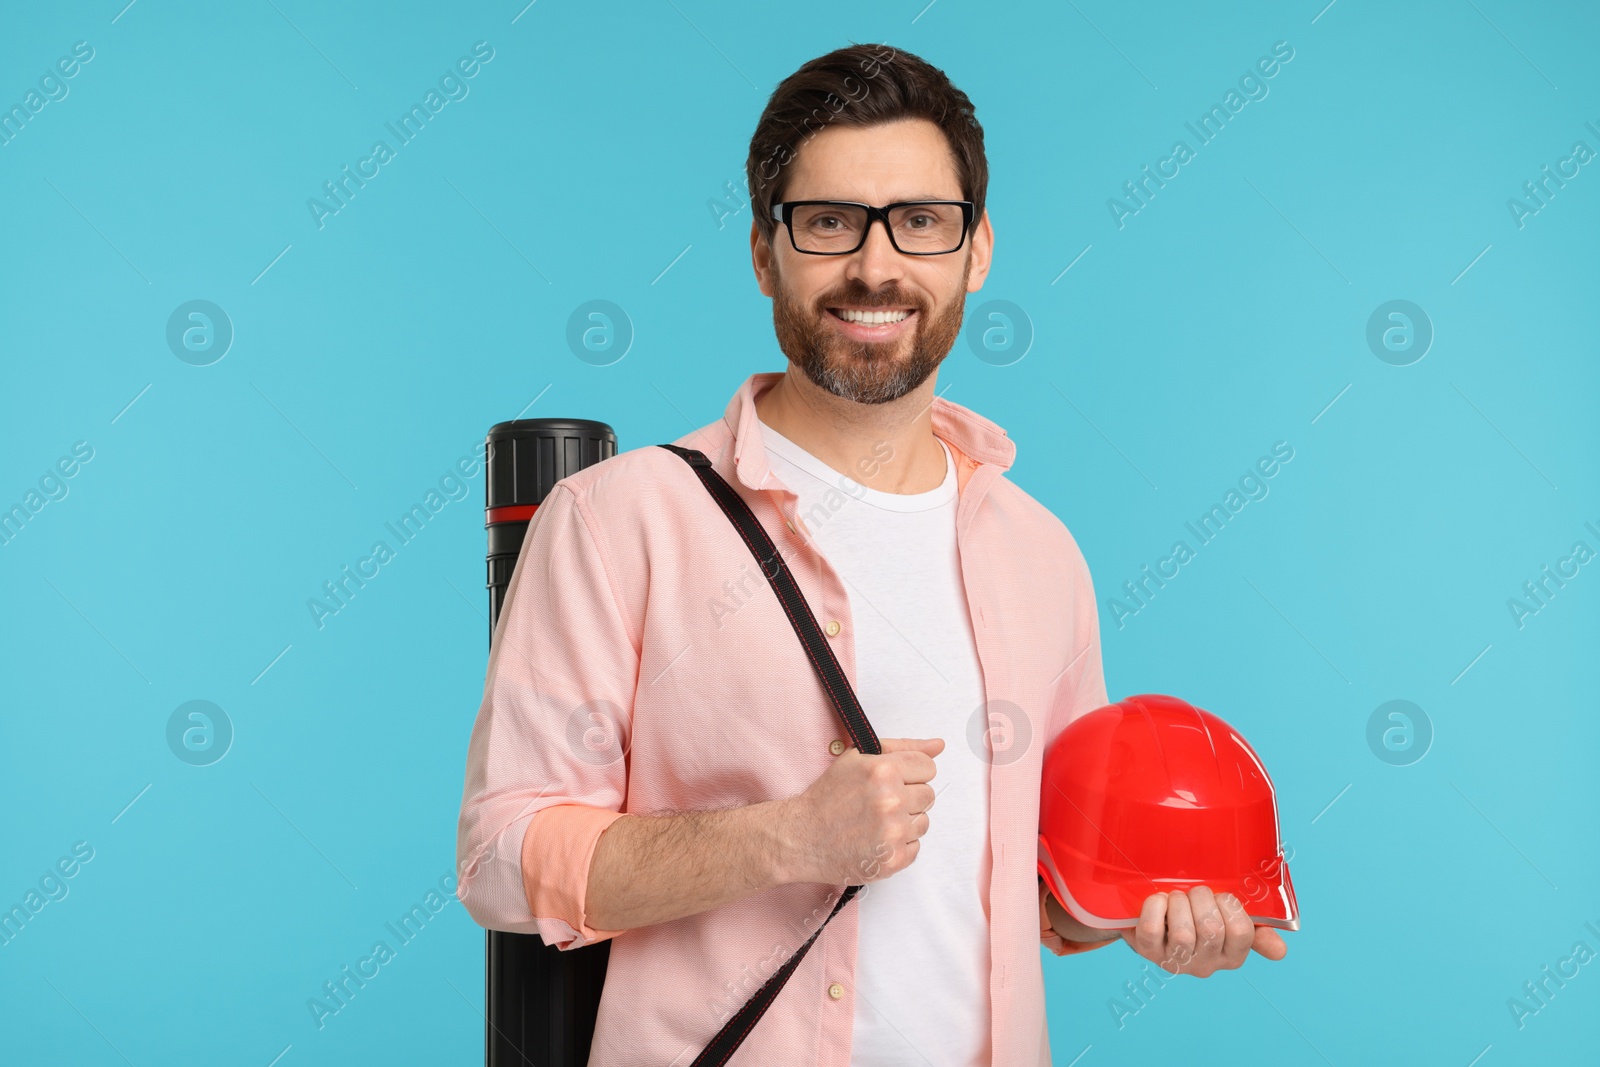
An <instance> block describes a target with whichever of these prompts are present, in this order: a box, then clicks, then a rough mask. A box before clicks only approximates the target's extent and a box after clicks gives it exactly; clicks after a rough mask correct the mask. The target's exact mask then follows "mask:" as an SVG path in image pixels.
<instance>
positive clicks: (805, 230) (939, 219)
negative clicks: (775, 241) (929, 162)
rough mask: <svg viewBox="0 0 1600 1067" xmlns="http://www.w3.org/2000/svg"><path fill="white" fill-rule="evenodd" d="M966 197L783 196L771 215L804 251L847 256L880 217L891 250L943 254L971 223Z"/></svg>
mask: <svg viewBox="0 0 1600 1067" xmlns="http://www.w3.org/2000/svg"><path fill="white" fill-rule="evenodd" d="M972 211H973V205H972V201H970V200H903V201H901V202H899V203H896V204H885V205H884V206H883V207H872V206H871V205H870V204H857V203H855V202H853V201H850V200H786V201H784V202H782V203H779V204H773V205H772V217H773V218H775V219H778V220H780V221H781V222H782V223H783V225H784V228H785V229H787V230H788V231H789V243H790V244H791V245H793V246H794V250H795V251H796V252H804V253H805V254H806V255H808V256H847V255H849V254H850V253H851V252H854V251H856V250H857V249H859V248H860V247H861V246H862V245H864V244H866V243H867V230H868V229H870V228H871V226H872V223H873V221H874V220H879V219H881V220H882V221H883V228H884V230H885V231H886V232H887V233H888V234H889V243H890V244H892V245H894V248H895V251H896V252H900V253H902V254H903V255H907V256H943V255H948V254H949V253H951V252H955V251H957V250H959V249H960V248H961V246H962V245H963V244H965V243H966V240H967V230H968V229H970V228H971V226H972Z"/></svg>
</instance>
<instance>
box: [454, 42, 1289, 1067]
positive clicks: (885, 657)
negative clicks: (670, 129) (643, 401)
mask: <svg viewBox="0 0 1600 1067" xmlns="http://www.w3.org/2000/svg"><path fill="white" fill-rule="evenodd" d="M747 168H748V174H747V178H748V181H749V185H750V190H751V203H752V205H753V207H754V210H755V221H754V224H753V226H752V229H751V250H752V258H753V265H754V269H755V274H756V278H757V280H758V282H759V284H760V288H761V291H762V293H764V294H765V295H767V296H769V297H771V298H772V301H773V322H774V328H775V331H776V334H777V339H778V344H779V346H780V347H781V348H782V350H783V352H784V355H785V356H786V357H787V358H788V361H789V366H788V368H787V370H786V371H785V372H784V373H783V374H776V373H764V374H762V373H758V374H754V375H752V376H751V377H750V378H749V379H747V380H746V381H745V383H744V384H743V386H741V387H740V389H739V390H738V392H737V393H736V394H735V395H734V397H733V399H732V401H731V402H730V403H729V404H728V407H727V411H726V413H725V415H724V417H723V418H722V419H721V420H720V421H718V422H714V423H712V424H710V425H707V426H705V427H702V428H701V429H699V430H697V431H695V432H693V433H691V434H689V435H687V436H685V437H683V438H680V439H679V441H678V442H676V443H678V444H680V445H683V446H686V447H690V448H696V449H699V450H700V451H702V452H704V453H705V454H706V455H707V456H708V457H709V458H710V459H711V461H712V462H713V464H714V466H715V468H716V470H717V471H718V472H719V473H720V474H721V475H722V476H723V477H724V478H725V479H726V480H727V481H728V482H729V483H730V484H731V485H732V486H733V487H734V489H735V490H736V491H737V492H739V493H740V495H741V496H742V497H743V498H744V499H745V501H746V502H747V503H748V504H749V505H750V506H751V508H752V509H753V511H754V512H755V514H756V516H757V518H758V519H759V520H760V521H761V522H762V523H763V525H764V527H765V528H766V529H767V530H768V532H769V534H770V535H771V537H772V538H773V541H774V542H775V543H776V544H777V546H778V547H779V549H780V551H781V552H783V554H784V556H785V559H786V560H787V562H788V565H789V567H790V569H791V570H792V571H793V572H794V575H795V578H796V580H797V581H798V582H799V584H800V586H801V588H802V591H803V592H804V593H805V596H806V599H807V602H808V603H809V604H810V606H811V609H812V611H813V613H814V614H815V615H816V617H817V619H818V621H819V623H821V624H822V626H823V629H824V632H825V633H826V634H827V635H828V639H829V640H830V642H831V643H832V647H833V651H834V653H835V654H836V656H837V658H838V660H839V662H840V664H841V666H842V668H843V669H844V671H845V673H846V676H847V677H848V679H849V681H850V682H851V684H852V686H853V687H854V689H855V691H856V692H857V694H858V695H859V697H860V699H861V704H862V706H863V708H864V709H865V711H866V713H867V716H868V718H869V719H870V720H871V721H872V723H873V725H874V728H875V730H876V732H877V733H878V735H879V736H880V738H882V740H883V753H882V754H881V755H866V754H863V753H861V752H860V751H858V750H857V749H856V748H854V747H853V746H851V745H850V744H849V741H848V737H847V736H846V734H845V731H844V728H843V724H842V723H841V722H840V720H839V718H838V716H837V714H836V713H835V712H834V710H833V708H832V706H831V705H830V703H829V702H828V699H827V696H826V694H825V691H824V689H823V688H822V686H821V685H820V683H819V682H818V680H817V678H816V676H815V674H814V672H813V668H812V666H811V664H810V662H809V660H808V659H807V658H806V655H805V653H804V651H803V648H802V646H801V644H800V642H799V640H798V639H797V638H796V636H795V634H794V633H793V631H792V629H791V626H790V623H789V621H788V619H787V617H786V616H785V614H784V612H783V610H782V608H781V606H780V604H779V601H778V599H777V597H776V596H775V595H774V593H773V591H772V590H771V589H769V588H767V583H766V579H765V578H764V577H763V576H762V575H761V574H760V572H759V570H758V568H757V566H756V564H755V561H754V558H753V557H752V556H751V554H750V552H749V550H748V548H747V547H746V545H745V544H744V542H743V541H742V540H741V539H740V537H739V535H738V533H737V532H736V531H735V529H734V528H733V527H732V525H731V524H730V523H729V522H728V521H727V519H726V517H725V516H724V515H723V514H722V513H721V512H720V510H719V509H718V508H717V506H716V505H715V503H714V502H713V501H712V499H711V498H710V497H709V495H708V494H707V493H706V492H705V489H704V487H702V486H701V485H700V484H699V482H698V479H697V478H696V477H695V475H694V474H693V472H692V471H691V470H690V469H689V468H688V467H687V465H686V464H684V462H683V461H682V460H681V459H680V458H679V457H677V456H674V455H672V454H671V453H669V452H667V451H666V450H665V449H660V448H654V447H646V448H639V449H634V450H631V451H629V452H625V453H623V454H621V455H618V456H615V457H613V458H611V459H609V460H606V461H604V462H602V463H599V464H596V465H594V466H591V467H589V468H587V469H585V470H583V471H581V472H579V473H578V474H575V475H572V476H570V477H568V478H565V479H563V480H562V481H561V482H560V483H558V484H557V485H556V486H555V487H554V489H553V490H552V491H551V493H550V494H549V496H548V497H547V499H546V500H545V502H544V503H543V504H542V505H541V507H540V509H539V511H538V512H537V513H536V515H535V518H534V520H533V522H532V524H531V526H530V528H529V531H528V535H527V540H526V542H525V543H524V546H523V550H522V554H521V557H520V558H519V560H518V563H517V568H516V570H515V572H514V574H513V577H512V581H511V584H510V587H509V589H508V592H507V600H506V603H505V607H504V609H503V611H502V615H501V618H500V621H499V624H498V627H497V630H496V633H495V635H494V641H493V648H492V650H491V656H490V661H489V669H488V679H487V683H486V685H485V691H484V699H483V704H482V706H481V708H480V711H479V716H478V721H477V724H476V726H475V727H474V730H473V734H472V740H471V745H470V752H469V757H468V773H467V783H466V790H465V795H464V800H463V804H462V812H461V830H460V839H459V849H458V851H459V859H460V861H461V877H460V890H459V894H460V897H461V900H462V902H463V903H464V904H465V905H466V907H467V909H468V911H469V912H470V913H471V914H472V916H473V917H474V919H476V920H477V921H478V922H479V923H480V924H482V925H484V926H486V927H489V928H491V929H501V930H512V931H521V932H527V933H538V934H540V935H541V936H542V937H543V938H544V940H545V941H546V942H547V943H549V944H552V945H555V946H557V947H559V948H572V947H576V946H579V945H583V944H590V943H593V942H595V941H598V940H602V939H606V938H614V939H615V940H614V941H613V943H612V949H611V957H610V964H609V969H608V972H607V977H606V985H605V991H604V995H603V998H602V1001H601V1004H600V1010H599V1016H598V1019H597V1023H596V1032H595V1041H594V1049H593V1053H592V1057H591V1059H590V1063H591V1064H594V1065H596V1067H610V1065H616V1064H644V1063H650V1064H666V1063H688V1062H689V1061H690V1060H692V1059H693V1058H694V1056H695V1054H696V1053H697V1052H698V1051H699V1049H700V1048H702V1047H703V1046H704V1045H705V1044H706V1042H707V1041H709V1040H710V1038H711V1037H712V1036H713V1035H714V1034H715V1033H716V1032H717V1030H718V1029H719V1028H720V1026H721V1025H722V1023H723V1022H724V1021H725V1020H726V1019H727V1017H728V1016H729V1015H730V1014H731V1013H732V1012H734V1011H735V1010H737V1009H738V1008H739V1007H740V1006H741V1005H742V1004H743V1003H744V1002H745V1000H746V999H747V998H748V997H749V995H750V994H751V993H752V992H754V991H755V989H756V988H757V987H759V986H760V984H761V983H762V982H763V981H765V979H766V978H767V976H768V975H770V974H771V973H772V972H773V971H774V970H775V969H776V968H778V967H779V966H780V965H781V964H782V963H783V962H784V961H785V960H787V959H788V958H789V956H790V955H791V954H792V953H793V952H794V950H795V949H796V948H798V947H799V945H800V944H802V943H803V942H804V941H805V939H806V938H807V937H809V936H810V934H811V933H812V932H813V931H814V930H815V929H816V927H817V925H818V924H819V923H820V921H821V920H822V918H824V917H826V916H827V914H828V913H829V910H830V909H831V907H832V905H833V903H834V902H835V901H836V900H837V898H838V893H839V892H840V890H841V888H842V887H843V886H845V885H849V884H860V885H863V886H864V888H863V889H862V891H861V892H860V893H859V895H858V897H857V899H856V900H855V901H854V902H852V904H851V905H850V906H847V907H845V908H844V909H843V910H841V911H840V912H839V913H838V915H837V916H836V917H835V918H834V919H833V921H832V922H831V923H830V924H829V925H828V927H827V928H826V930H825V931H824V932H823V934H822V935H821V936H820V937H819V938H818V939H817V942H816V944H815V945H814V946H813V948H812V949H811V951H810V953H809V955H807V957H806V958H805V959H804V961H802V963H801V964H800V966H799V968H798V969H797V970H796V971H795V973H794V975H793V977H792V978H791V979H790V981H789V983H788V985H787V986H786V987H785V988H784V990H783V992H782V993H781V994H779V996H778V997H777V999H776V1000H775V1001H774V1003H773V1005H772V1007H771V1008H770V1010H769V1011H768V1012H767V1013H766V1015H765V1016H763V1017H762V1018H761V1019H760V1020H759V1021H758V1023H757V1024H756V1025H755V1026H754V1027H753V1028H752V1030H751V1031H750V1033H749V1036H748V1038H747V1039H746V1040H745V1042H744V1044H743V1046H742V1047H741V1048H740V1050H739V1051H738V1052H737V1053H735V1055H734V1056H733V1057H732V1059H731V1060H730V1061H729V1062H730V1064H761V1065H768V1064H826V1065H830V1067H847V1065H852V1064H853V1065H856V1067H881V1065H889V1064H895V1065H899V1064H922V1063H934V1064H940V1065H943V1064H950V1065H957V1067H977V1065H989V1064H993V1065H995V1067H1013V1065H1017V1064H1028V1065H1033V1064H1048V1063H1049V1062H1050V1053H1049V1041H1048V1035H1047V1033H1046V1028H1045V1015H1044V990H1043V979H1042V974H1041V969H1040V962H1039V953H1038V950H1037V948H1036V947H1035V946H1036V944H1037V943H1040V942H1042V943H1043V944H1044V945H1045V946H1046V947H1048V948H1049V949H1050V950H1051V951H1052V952H1054V953H1055V954H1057V955H1065V954H1068V953H1072V952H1078V951H1084V950H1088V949H1092V948H1095V947H1098V946H1100V945H1103V944H1108V943H1110V941H1112V940H1117V939H1118V938H1121V939H1122V940H1125V941H1127V942H1128V943H1129V944H1130V945H1131V946H1132V947H1133V948H1134V949H1135V950H1136V951H1137V952H1138V953H1139V954H1140V955H1142V956H1145V957H1147V958H1149V959H1152V960H1156V961H1157V962H1161V963H1163V964H1164V965H1165V966H1167V968H1168V969H1169V970H1180V969H1181V970H1182V971H1184V972H1185V973H1192V974H1197V975H1206V974H1210V973H1211V972H1212V971H1214V970H1216V969H1219V968H1231V967H1237V966H1239V965H1240V964H1241V963H1242V962H1243V960H1244V958H1245V957H1246V956H1247V955H1248V953H1249V951H1250V949H1251V947H1252V946H1253V947H1255V948H1256V950H1257V951H1260V952H1262V953H1263V954H1264V955H1268V956H1270V957H1272V958H1279V957H1281V956H1282V954H1283V945H1282V940H1281V938H1279V937H1278V935H1277V934H1276V933H1275V932H1272V931H1270V930H1261V931H1256V930H1254V929H1253V927H1252V925H1251V923H1250V921H1249V919H1248V918H1247V917H1246V916H1245V915H1244V912H1243V909H1242V908H1241V907H1240V905H1239V903H1238V902H1237V901H1236V900H1233V899H1232V898H1230V897H1226V896H1224V897H1222V898H1220V899H1219V898H1217V897H1214V896H1213V895H1212V894H1211V892H1210V891H1209V890H1206V889H1203V888H1200V889H1195V890H1192V891H1190V892H1189V893H1187V894H1184V893H1173V894H1170V896H1169V895H1162V894H1158V895H1155V896H1152V897H1151V898H1150V900H1149V901H1147V903H1146V906H1145V910H1144V914H1143V916H1142V919H1141V923H1140V926H1139V927H1138V928H1137V929H1136V930H1129V931H1121V932H1110V933H1108V932H1106V931H1100V930H1092V929H1089V928H1087V927H1084V926H1081V925H1080V924H1078V923H1077V922H1076V921H1074V920H1073V919H1071V918H1070V917H1069V916H1068V915H1067V914H1066V913H1065V912H1064V911H1062V910H1061V909H1060V907H1059V905H1057V904H1056V903H1055V901H1054V899H1053V898H1052V897H1050V896H1049V895H1048V894H1047V893H1046V891H1045V890H1044V887H1043V884H1042V882H1040V880H1039V879H1038V877H1037V875H1036V873H1035V870H1034V865H1035V857H1036V848H1035V842H1036V838H1037V834H1038V808H1039V784H1040V781H1039V779H1040V760H1041V755H1042V753H1043V751H1044V749H1045V747H1046V746H1047V745H1048V744H1049V742H1050V741H1051V740H1052V739H1053V738H1054V737H1055V736H1056V735H1057V734H1058V733H1059V732H1060V730H1061V729H1062V728H1063V727H1065V726H1066V725H1067V723H1069V722H1070V721H1071V720H1072V719H1074V718H1075V717H1076V716H1079V715H1082V714H1084V713H1086V712H1088V711H1091V710H1093V709H1095V708H1097V707H1100V706H1102V705H1104V704H1106V703H1108V700H1107V697H1106V689H1105V682H1104V678H1103V675H1102V670H1101V658H1100V641H1099V628H1098V621H1097V617H1096V609H1095V600H1094V595H1093V589H1092V586H1091V582H1090V576H1089V570H1088V567H1087V566H1086V564H1085V562H1084V560H1083V556H1082V553H1081V552H1080V551H1079V550H1078V547H1077V545H1076V543H1075V542H1074V541H1073V539H1072V537H1071V535H1070V534H1069V533H1068V531H1067V529H1066V527H1065V526H1063V525H1062V524H1061V522H1060V521H1059V520H1057V519H1056V518H1055V517H1054V516H1053V515H1051V514H1050V512H1049V511H1047V510H1046V509H1045V508H1044V507H1043V506H1041V505H1040V504H1038V503H1037V502H1036V501H1034V500H1033V499H1032V498H1031V497H1029V496H1028V495H1027V494H1026V493H1024V492H1023V491H1022V490H1021V489H1019V488H1018V487H1017V486H1015V485H1014V484H1012V483H1011V482H1009V481H1007V480H1006V479H1005V478H1004V476H1003V473H1004V471H1005V470H1006V469H1007V468H1008V467H1009V466H1010V465H1011V461H1012V459H1013V457H1014V455H1015V451H1016V450H1015V446H1014V445H1013V444H1012V443H1011V441H1010V440H1008V439H1007V437H1006V436H1005V432H1004V431H1003V430H1001V429H1000V428H999V427H998V426H996V425H995V424H994V423H992V422H990V421H989V420H987V419H985V418H983V417H982V416H979V415H977V414H976V413H974V412H972V411H970V410H968V409H966V408H964V407H962V406H960V405H958V404H955V403H953V402H950V401H947V400H945V399H943V398H940V397H937V396H936V395H935V383H936V378H937V369H938V366H939V363H940V362H941V361H942V360H943V359H944V358H945V356H946V355H947V354H948V353H949V351H950V349H951V346H952V345H953V344H954V343H955V341H956V339H957V336H958V334H959V332H960V327H961V319H962V310H963V306H964V300H965V294H966V293H969V292H976V291H977V290H978V289H979V288H981V287H982V285H983V282H984V279H985V278H986V277H987V275H988V272H989V267H990V263H991V256H992V252H993V247H994V235H993V229H992V226H991V224H990V221H989V217H988V215H987V213H986V212H985V211H984V197H985V192H986V186H987V168H986V164H985V161H984V156H983V135H982V130H981V128H980V127H979V126H978V124H977V121H976V118H975V117H974V116H973V112H972V106H971V104H970V102H969V101H968V100H967V97H966V96H965V95H964V94H963V93H961V92H960V90H958V89H956V88H955V87H954V86H952V85H951V84H950V83H949V81H948V80H947V79H946V78H945V76H944V75H943V74H942V73H941V72H940V71H938V70H936V69H935V68H933V67H931V66H929V65H927V64H926V63H924V62H923V61H921V60H920V59H918V58H917V57H915V56H911V55H908V54H906V53H904V52H896V51H894V50H892V49H888V48H884V47H880V46H853V47H850V48H845V49H840V50H839V51H837V52H834V53H832V54H830V55H827V56H823V57H821V58H820V59H817V60H814V61H812V62H810V63H807V64H806V65H805V66H803V67H802V68H801V69H800V70H799V71H797V72H796V73H795V74H794V75H793V76H791V77H790V78H788V79H786V80H785V81H784V82H783V83H782V84H781V85H779V87H778V89H777V90H776V91H775V93H774V94H773V97H772V99H771V101H769V103H768V105H767V108H766V111H765V112H764V114H763V115H762V118H761V121H760V123H759V125H758V128H757V131H756V134H755V137H754V138H753V140H752V144H751V151H750V156H749V162H748V164H747ZM816 201H834V202H839V201H848V202H853V203H855V204H858V205H870V206H871V207H872V208H874V209H882V208H885V207H887V210H868V209H867V208H863V207H850V206H843V205H841V204H839V203H831V204H819V203H815V202H816ZM907 202H917V203H914V204H908V203H907ZM893 205H905V206H899V207H896V206H893ZM936 798H937V805H936V803H935V800H936ZM935 806H938V807H939V808H940V814H939V816H938V817H935V816H933V814H932V808H933V807H935ZM1035 920H1037V922H1038V925H1037V926H1035V925H1033V924H1034V922H1035ZM1036 937H1037V939H1038V940H1037V941H1036V940H1035V938H1036Z"/></svg>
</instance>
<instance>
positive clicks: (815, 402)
mask: <svg viewBox="0 0 1600 1067" xmlns="http://www.w3.org/2000/svg"><path fill="white" fill-rule="evenodd" d="M937 379H938V372H937V371H935V372H934V373H933V374H931V375H929V376H928V380H927V381H925V382H923V383H922V384H921V385H919V386H918V387H917V388H915V389H913V390H912V391H911V392H909V393H907V394H906V395H905V396H903V397H901V398H899V399H898V400H891V401H889V402H888V403H885V404H857V403H855V402H853V401H850V400H845V399H843V398H841V397H837V396H834V395H833V394H832V393H830V392H828V391H827V390H825V389H821V388H819V387H818V386H817V385H816V384H815V383H814V382H812V381H811V379H809V378H807V377H806V376H805V373H804V372H802V371H799V370H797V369H796V368H795V366H794V365H793V364H790V365H789V367H788V369H787V370H786V371H785V372H784V375H783V377H782V378H780V379H778V380H777V381H776V382H774V383H773V384H772V387H771V388H769V389H768V390H767V391H766V392H765V393H762V394H761V395H760V396H759V397H757V398H756V414H757V415H758V416H759V417H760V419H761V421H762V422H764V423H766V424H767V425H768V426H770V427H772V428H773V429H774V430H777V431H778V432H779V433H780V434H782V435H783V436H785V437H787V438H788V439H789V440H791V441H793V442H794V443H795V444H797V445H799V446H800V447H801V448H803V449H805V450H806V451H807V452H810V453H811V454H812V455H813V456H816V457H817V458H818V459H820V460H821V461H822V462H824V463H826V464H827V465H828V466H829V467H831V468H833V469H834V470H836V471H838V472H839V473H840V474H843V475H846V476H848V477H850V478H853V479H855V480H856V481H857V482H860V483H861V484H862V485H864V486H866V487H867V488H868V489H876V490H878V491H879V492H883V493H901V494H906V493H927V492H932V491H933V490H934V489H937V488H939V486H940V485H941V484H943V482H944V479H945V475H946V473H947V470H946V462H945V455H944V449H943V448H941V447H940V446H939V441H938V439H937V438H936V437H935V436H934V433H933V399H934V383H935V382H936V380H937Z"/></svg>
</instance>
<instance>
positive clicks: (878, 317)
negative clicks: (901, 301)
mask: <svg viewBox="0 0 1600 1067" xmlns="http://www.w3.org/2000/svg"><path fill="white" fill-rule="evenodd" d="M838 314H839V317H840V318H841V319H843V320H844V321H846V322H860V323H864V324H866V325H868V326H879V325H882V324H883V323H886V322H899V321H900V320H901V319H903V318H905V317H906V316H908V315H910V314H911V312H909V311H855V310H852V309H849V308H845V309H842V310H840V311H839V313H838Z"/></svg>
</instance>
